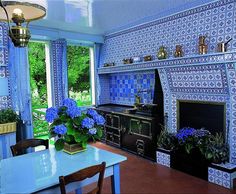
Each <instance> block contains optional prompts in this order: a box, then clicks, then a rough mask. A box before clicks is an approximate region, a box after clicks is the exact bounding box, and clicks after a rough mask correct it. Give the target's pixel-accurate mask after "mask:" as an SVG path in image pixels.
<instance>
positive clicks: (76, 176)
mask: <svg viewBox="0 0 236 194" xmlns="http://www.w3.org/2000/svg"><path fill="white" fill-rule="evenodd" d="M105 167H106V163H105V162H102V163H101V164H99V165H95V166H90V167H88V168H84V169H82V170H79V171H77V172H74V173H72V174H69V175H67V176H60V177H59V182H60V189H61V194H66V188H65V186H66V185H67V184H69V183H72V182H76V181H82V180H84V179H86V178H91V177H93V176H94V175H96V174H98V173H99V178H98V184H97V187H96V188H94V189H93V190H92V191H90V192H89V193H88V194H101V191H102V184H103V178H104V172H105Z"/></svg>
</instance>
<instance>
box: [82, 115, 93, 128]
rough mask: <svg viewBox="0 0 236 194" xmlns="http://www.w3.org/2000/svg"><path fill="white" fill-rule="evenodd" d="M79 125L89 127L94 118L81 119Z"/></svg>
mask: <svg viewBox="0 0 236 194" xmlns="http://www.w3.org/2000/svg"><path fill="white" fill-rule="evenodd" d="M81 125H82V127H83V128H87V129H91V128H93V126H94V120H93V119H91V118H89V117H86V118H84V119H83V120H82V122H81Z"/></svg>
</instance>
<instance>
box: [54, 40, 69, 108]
mask: <svg viewBox="0 0 236 194" xmlns="http://www.w3.org/2000/svg"><path fill="white" fill-rule="evenodd" d="M50 48H51V64H52V68H53V71H52V72H53V75H52V85H53V91H52V97H53V106H60V105H61V104H62V101H63V99H64V98H68V75H67V72H68V71H67V53H66V52H67V42H66V40H65V39H58V40H54V41H51V42H50Z"/></svg>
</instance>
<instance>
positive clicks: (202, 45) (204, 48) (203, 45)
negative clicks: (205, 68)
mask: <svg viewBox="0 0 236 194" xmlns="http://www.w3.org/2000/svg"><path fill="white" fill-rule="evenodd" d="M205 40H206V36H199V46H198V50H199V54H201V55H202V54H207V44H206V43H205Z"/></svg>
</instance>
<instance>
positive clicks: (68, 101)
mask: <svg viewBox="0 0 236 194" xmlns="http://www.w3.org/2000/svg"><path fill="white" fill-rule="evenodd" d="M62 103H63V106H65V107H67V109H70V108H72V107H75V106H77V105H76V102H75V101H74V100H73V99H71V98H66V99H64V100H63V102H62Z"/></svg>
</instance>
